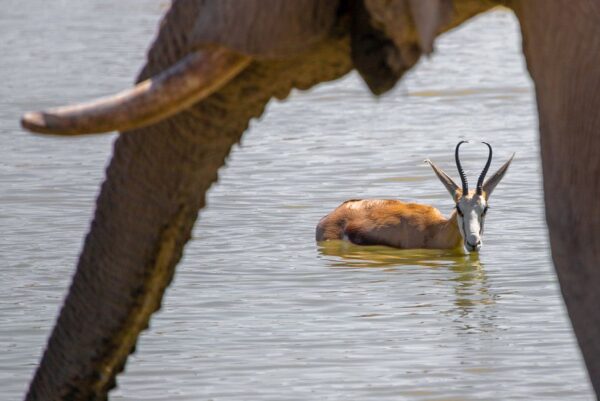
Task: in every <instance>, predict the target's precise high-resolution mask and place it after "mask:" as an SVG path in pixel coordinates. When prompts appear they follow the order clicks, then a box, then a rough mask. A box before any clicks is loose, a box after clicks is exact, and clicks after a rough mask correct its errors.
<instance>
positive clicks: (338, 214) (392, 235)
mask: <svg viewBox="0 0 600 401" xmlns="http://www.w3.org/2000/svg"><path fill="white" fill-rule="evenodd" d="M316 240H317V241H327V240H348V241H350V242H352V243H354V244H357V245H387V246H392V247H395V248H405V249H414V248H430V249H454V248H458V247H460V246H461V244H462V237H461V235H460V231H459V229H458V225H457V219H456V213H453V214H452V216H450V218H449V219H446V218H445V217H444V216H443V215H442V214H441V213H440V211H439V210H437V209H436V208H434V207H432V206H428V205H421V204H418V203H406V202H402V201H399V200H391V199H389V200H388V199H370V200H356V199H352V200H348V201H346V202H344V203H342V204H341V205H340V206H338V207H337V208H336V209H335V210H334V211H332V212H331V213H329V214H328V215H327V216H325V217H323V218H322V219H321V221H319V224H318V225H317V229H316Z"/></svg>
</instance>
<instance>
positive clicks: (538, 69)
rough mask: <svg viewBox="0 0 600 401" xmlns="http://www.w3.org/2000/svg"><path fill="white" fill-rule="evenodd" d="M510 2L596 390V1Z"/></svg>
mask: <svg viewBox="0 0 600 401" xmlns="http://www.w3.org/2000/svg"><path fill="white" fill-rule="evenodd" d="M514 6H515V11H516V14H517V17H518V19H519V21H520V24H521V30H522V33H523V50H524V53H525V57H526V60H527V67H528V69H529V71H530V73H531V77H532V78H533V81H534V83H535V91H536V96H537V104H538V113H539V128H540V142H541V152H542V167H543V172H544V192H545V202H546V219H547V223H548V228H549V231H550V242H551V246H552V257H553V259H554V265H555V267H556V272H557V274H558V279H559V282H560V287H561V291H562V294H563V297H564V299H565V303H566V306H567V309H568V312H569V316H570V318H571V322H572V324H573V328H574V330H575V334H576V336H577V340H578V342H579V346H580V347H581V350H582V351H583V356H584V359H585V363H586V365H587V369H588V372H589V375H590V378H591V381H592V384H593V386H594V389H595V391H596V394H597V395H600V3H599V2H597V1H596V0H560V1H559V0H554V1H551V2H550V1H545V0H524V1H520V2H516V3H515V4H514Z"/></svg>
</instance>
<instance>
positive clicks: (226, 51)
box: [23, 0, 600, 400]
mask: <svg viewBox="0 0 600 401" xmlns="http://www.w3.org/2000/svg"><path fill="white" fill-rule="evenodd" d="M494 5H496V3H495V2H493V1H479V0H477V1H476V0H455V1H451V0H347V1H343V0H340V1H333V0H296V1H282V0H245V1H243V2H240V1H239V0H205V1H201V0H174V1H173V4H172V6H171V8H170V10H169V11H168V13H167V14H166V16H165V17H164V19H163V21H162V23H161V27H160V31H159V34H158V37H157V39H156V41H155V42H154V44H153V45H152V47H151V49H150V51H149V54H148V61H147V64H146V66H145V67H144V69H143V71H142V73H141V74H140V76H139V77H138V82H139V83H140V84H139V85H138V86H136V89H135V90H134V91H133V92H132V93H131V94H127V96H130V95H131V96H132V99H134V100H135V102H137V103H135V102H134V103H131V104H138V103H140V101H139V99H140V98H139V97H136V96H137V95H136V93H137V92H136V91H138V92H139V91H142V92H143V90H144V88H149V87H150V88H156V87H157V86H160V85H158V84H157V85H155V86H154V87H153V86H152V84H153V83H154V82H161V85H162V82H163V81H164V80H163V81H161V80H160V79H158V78H157V77H161V76H162V77H167V78H169V79H171V77H172V74H171V73H172V71H177V68H179V67H174V66H179V65H181V64H180V63H181V61H182V60H188V59H189V57H191V56H190V55H192V54H193V53H194V52H198V51H200V52H208V53H206V54H222V55H224V56H223V57H224V59H225V60H229V61H228V63H229V64H228V65H229V66H230V67H232V68H229V67H228V68H229V70H227V71H225V70H224V68H225V67H223V65H224V64H222V63H221V64H218V63H217V64H209V65H208V64H204V63H205V61H206V60H210V59H211V57H203V56H202V57H200V58H197V60H199V63H200V64H199V65H201V66H202V68H209V69H210V68H215V69H216V75H215V76H216V77H217V79H219V84H218V85H208V87H207V86H206V83H204V82H201V81H198V80H197V79H193V78H192V79H191V80H190V79H187V78H186V79H180V80H177V79H176V80H175V82H176V83H177V85H175V87H177V88H178V87H179V86H181V85H180V84H179V83H180V82H183V85H184V86H185V85H187V82H196V83H197V84H198V85H199V86H198V91H202V95H201V96H200V95H198V96H197V97H187V96H189V93H188V92H189V90H188V91H187V92H186V91H185V90H184V91H182V93H186V95H185V96H186V97H185V98H184V99H182V100H181V99H180V100H181V101H179V100H177V101H176V102H177V103H178V106H177V108H173V110H171V111H170V112H169V114H165V115H160V116H157V115H151V116H150V117H149V118H145V117H144V119H140V121H139V122H136V123H135V124H123V125H121V123H120V122H119V121H120V120H118V121H117V119H116V117H115V119H114V120H111V118H112V117H111V116H112V113H113V108H112V107H113V106H114V107H115V108H117V109H118V108H119V104H118V102H116V103H115V102H112V100H111V103H110V107H105V108H104V110H105V111H106V110H108V112H107V113H104V112H103V114H100V115H101V118H100V120H101V121H100V122H101V123H102V124H107V123H108V124H109V125H102V127H104V128H103V129H106V127H110V128H109V129H120V130H121V131H127V132H125V133H123V134H121V135H120V136H119V138H118V140H117V141H116V143H115V147H114V154H113V158H112V160H111V163H110V166H109V167H108V170H107V176H106V181H105V182H104V184H103V185H102V189H101V193H100V195H99V197H98V200H97V207H96V212H95V216H94V220H93V222H92V225H91V229H90V232H89V234H88V235H87V237H86V240H85V243H84V247H83V250H82V253H81V256H80V259H79V263H78V266H77V271H76V273H75V276H74V278H73V283H72V285H71V288H70V290H69V294H68V295H67V298H66V300H65V303H64V306H63V308H62V310H61V312H60V316H59V318H58V321H57V323H56V326H55V328H54V330H53V332H52V335H51V337H50V339H49V341H48V346H47V348H46V351H45V353H44V356H43V358H42V361H41V362H40V366H39V368H38V370H37V372H36V374H35V377H34V379H33V381H32V383H31V386H30V389H29V392H28V395H27V399H28V400H59V399H68V400H102V399H106V398H107V397H108V392H109V390H110V389H111V388H112V387H114V386H115V382H116V375H117V374H118V373H119V372H120V371H122V370H123V368H124V365H125V362H126V360H127V356H128V355H129V353H131V352H133V350H134V348H135V344H136V342H137V338H138V336H139V334H140V332H141V331H142V330H144V329H145V328H146V327H147V326H148V322H149V319H150V317H151V315H152V313H153V312H155V311H156V310H157V309H159V308H160V303H161V299H162V296H163V293H164V290H165V288H166V287H167V286H168V285H169V283H170V281H171V279H172V277H173V274H174V271H175V266H176V265H177V263H178V261H179V259H180V258H181V255H182V252H183V248H184V246H185V244H186V242H187V241H188V239H189V238H190V233H191V230H192V228H193V225H194V223H195V220H196V217H197V214H198V211H199V209H200V208H202V207H203V206H204V197H205V194H206V191H207V190H208V189H209V187H210V185H211V184H212V183H213V182H214V181H215V180H216V179H217V173H218V169H219V168H220V167H221V166H222V165H223V164H224V162H225V158H226V157H227V155H228V153H229V151H230V149H231V146H232V145H233V144H235V143H236V142H237V141H239V139H240V137H241V135H242V134H243V132H244V131H245V129H246V128H247V126H248V122H249V120H250V119H252V118H255V117H257V116H260V115H261V113H262V112H263V110H264V107H265V105H266V103H267V102H268V101H269V100H270V99H271V98H273V97H275V98H279V99H282V98H285V97H286V96H287V95H288V93H289V92H290V90H291V89H292V88H300V89H306V88H309V87H311V86H313V85H315V84H317V83H320V82H325V81H329V80H333V79H336V78H339V77H341V76H343V75H345V74H346V73H348V72H349V71H351V70H352V69H357V70H358V72H359V73H360V74H361V76H362V77H363V79H364V80H365V82H366V83H367V85H368V86H369V88H370V89H371V91H372V92H373V93H375V94H379V93H383V92H385V91H387V90H389V89H390V88H392V87H393V86H394V85H395V83H396V82H397V81H398V79H400V78H401V76H402V75H403V74H404V73H405V72H406V71H407V70H409V69H410V68H411V67H412V66H414V65H415V63H416V62H417V61H418V59H419V57H420V56H421V55H422V54H428V53H430V52H431V51H433V44H434V39H435V37H436V36H437V35H439V34H440V33H441V32H443V31H446V30H448V29H451V28H453V27H455V26H457V25H459V24H461V23H462V22H464V21H465V20H467V19H468V18H470V17H471V16H473V15H476V14H478V13H480V12H483V11H486V10H488V9H489V8H491V7H493V6H494ZM507 5H509V6H511V7H513V8H514V9H515V11H516V13H517V16H518V19H519V21H520V24H521V27H522V30H523V40H524V53H525V56H526V60H527V65H528V68H529V71H530V73H531V76H532V78H533V80H534V83H535V89H536V95H537V100H538V106H539V119H540V138H541V145H542V146H541V150H542V160H543V172H544V185H545V200H546V215H547V219H548V226H549V230H550V240H551V245H552V254H553V258H554V263H555V266H556V269H557V272H558V277H559V280H560V284H561V289H562V292H563V295H564V298H565V301H566V305H567V307H568V311H569V315H570V317H571V320H572V322H573V327H574V329H575V333H576V335H577V338H578V341H579V345H580V346H581V349H582V351H583V354H584V358H585V361H586V364H587V368H588V371H589V373H590V377H591V379H592V383H593V385H594V388H595V390H596V393H597V394H600V314H599V313H598V311H597V310H598V305H600V295H598V294H599V293H598V292H597V289H598V288H600V268H599V267H598V264H599V262H600V236H598V235H597V233H598V232H600V208H598V207H597V199H599V198H600V192H599V191H600V190H599V188H600V141H599V140H598V139H597V138H598V136H599V135H600V113H598V110H600V68H599V67H598V66H600V3H598V2H596V1H594V0H571V1H567V0H555V1H552V2H549V1H544V0H524V1H513V2H508V4H507ZM210 52H216V53H210ZM200 54H202V53H200ZM225 64H227V63H225ZM207 65H208V67H207ZM161 73H163V74H162V75H161ZM175 78H177V77H175ZM140 88H141V89H140ZM184 89H185V88H184ZM188 89H189V88H188ZM178 90H179V89H178ZM195 91H196V90H193V91H192V92H195ZM134 92H135V93H134ZM176 92H177V91H176ZM143 93H146V92H143ZM177 93H179V92H177ZM159 95H160V94H159ZM159 97H160V96H159ZM160 98H161V99H164V97H160ZM115 99H116V100H119V99H121V97H119V96H117V97H116V98H115ZM169 99H170V98H169ZM142 100H144V99H143V98H142ZM142 103H143V102H142ZM102 104H104V103H102ZM103 107H104V106H103ZM136 107H137V106H136ZM160 108H161V109H162V107H160ZM91 109H94V110H91ZM91 109H90V107H88V108H83V107H80V106H75V107H71V108H67V109H62V108H61V109H55V111H53V112H52V113H54V114H52V113H50V112H48V113H44V112H41V113H30V114H28V115H26V116H25V117H24V120H23V124H24V126H26V127H29V128H31V129H36V127H38V128H40V130H41V131H43V132H49V133H56V134H61V133H69V134H83V133H86V131H87V130H89V129H94V127H90V125H89V124H88V125H86V124H87V123H86V124H81V118H84V119H88V120H87V121H91V120H89V119H90V116H97V115H98V114H94V113H96V112H97V110H95V106H91ZM56 110H58V111H56ZM143 113H145V111H144V112H143ZM143 113H142V114H143ZM125 115H127V114H125ZM122 116H123V114H121V117H120V118H122ZM44 118H47V119H48V121H45V120H44ZM107 119H108V120H107ZM51 120H52V121H58V122H59V123H60V126H61V129H63V131H62V132H59V131H55V132H53V130H54V128H53V127H52V126H46V123H48V122H51ZM93 124H96V123H93ZM93 124H92V125H93ZM110 124H113V125H110ZM74 127H75V128H74ZM95 128H96V129H97V130H96V131H95V132H100V129H99V128H98V127H95ZM87 132H89V131H87ZM540 335H543V331H542V330H540Z"/></svg>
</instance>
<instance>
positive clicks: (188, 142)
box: [27, 9, 351, 400]
mask: <svg viewBox="0 0 600 401" xmlns="http://www.w3.org/2000/svg"><path fill="white" fill-rule="evenodd" d="M178 13H179V14H181V13H189V10H183V11H178V10H177V9H175V10H171V11H170V12H169V14H168V15H167V16H166V22H165V23H163V25H162V28H161V32H160V34H159V37H158V39H157V41H156V42H155V44H154V45H153V48H152V50H151V51H150V54H149V59H148V65H147V66H146V68H145V69H144V71H143V72H142V74H141V77H140V79H143V78H144V77H145V75H148V74H155V73H156V71H160V70H161V69H164V68H166V67H167V66H168V65H169V64H172V63H174V62H175V61H177V59H180V58H181V57H183V56H185V53H186V51H187V52H189V51H192V50H193V49H189V48H187V46H186V44H185V35H182V34H181V30H183V31H184V32H185V31H186V29H188V30H189V31H191V29H190V27H189V26H188V27H186V24H187V23H188V22H189V24H192V23H193V20H192V19H191V18H187V20H186V17H185V15H178ZM186 21H188V22H186ZM349 53H350V52H349V43H348V40H347V39H345V38H341V39H335V38H332V39H331V40H328V41H324V42H323V43H322V44H320V45H319V46H315V47H314V48H313V49H312V50H311V51H310V52H308V53H303V54H300V55H298V56H297V57H295V58H288V59H284V60H279V61H277V60H271V61H262V62H259V61H255V62H253V63H252V64H251V65H250V66H249V67H248V68H247V69H246V70H245V71H243V72H242V73H241V74H240V75H238V76H237V77H236V78H235V79H234V80H233V81H231V82H230V83H229V84H227V85H226V86H225V87H223V88H222V89H221V90H220V91H219V92H217V93H215V94H213V95H212V96H210V97H209V98H207V99H205V100H204V101H202V102H201V103H199V104H196V105H194V106H193V107H191V108H190V109H188V110H186V111H184V112H182V113H179V114H177V115H175V116H173V117H171V118H169V119H167V120H165V121H162V122H160V123H157V124H155V125H152V126H149V127H146V128H143V129H139V130H136V131H131V132H127V133H124V134H121V135H120V136H119V138H118V139H117V141H116V143H115V146H114V155H113V158H112V160H111V163H110V166H109V167H108V170H107V177H106V181H105V182H104V184H103V185H102V189H101V192H100V195H99V197H98V200H97V207H96V212H95V216H94V220H93V222H92V225H91V229H90V232H89V234H88V235H87V237H86V240H85V243H84V248H83V251H82V253H81V256H80V259H79V263H78V266H77V271H76V273H75V275H74V278H73V282H72V284H71V287H70V290H69V293H68V295H67V297H66V299H65V302H64V305H63V307H62V310H61V312H60V316H59V318H58V321H57V323H56V326H55V328H54V330H53V332H52V335H51V337H50V339H49V341H48V345H47V348H46V351H45V353H44V356H43V357H42V361H41V363H40V366H39V368H38V370H37V372H36V374H35V377H34V379H33V381H32V383H31V385H30V389H29V393H28V395H27V399H28V400H58V399H69V400H102V399H106V398H107V396H108V391H109V390H110V388H112V387H114V386H115V380H116V375H117V374H118V373H119V372H120V371H121V370H123V368H124V365H125V362H126V359H127V356H128V355H129V354H130V353H131V352H132V351H133V350H134V347H135V344H136V341H137V338H138V335H139V334H140V332H141V330H143V329H145V328H146V327H147V326H148V322H149V319H150V317H151V315H152V313H153V312H155V311H156V310H157V309H158V308H159V307H160V303H161V299H162V296H163V293H164V290H165V288H166V287H167V286H168V284H169V282H170V281H171V279H172V277H173V274H174V271H175V266H176V264H177V262H178V261H179V259H180V258H181V255H182V252H183V247H184V245H185V243H186V242H187V241H188V239H189V238H190V233H191V230H192V228H193V224H194V222H195V220H196V217H197V214H198V210H199V209H200V208H201V207H203V206H204V197H205V193H206V191H207V190H208V188H209V187H210V185H211V184H212V183H213V182H214V181H215V180H216V179H217V172H218V169H219V168H220V167H221V166H222V165H223V164H224V162H225V158H226V157H227V155H228V153H229V151H230V149H231V146H232V145H233V144H234V143H236V142H237V141H238V140H239V138H240V137H241V135H242V133H243V132H244V130H245V129H246V127H247V125H248V122H249V120H250V119H251V118H253V117H257V116H259V115H260V114H261V113H262V112H263V110H264V107H265V105H266V103H267V102H268V101H269V99H271V98H272V97H278V98H283V97H285V96H287V94H288V93H289V92H290V90H291V89H292V88H294V87H296V88H308V87H310V86H312V85H314V84H316V83H318V82H322V81H327V80H332V79H336V78H339V77H340V76H342V75H344V74H346V73H347V72H348V71H350V69H351V62H350V57H349Z"/></svg>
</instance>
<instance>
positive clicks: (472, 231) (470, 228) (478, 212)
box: [425, 141, 515, 252]
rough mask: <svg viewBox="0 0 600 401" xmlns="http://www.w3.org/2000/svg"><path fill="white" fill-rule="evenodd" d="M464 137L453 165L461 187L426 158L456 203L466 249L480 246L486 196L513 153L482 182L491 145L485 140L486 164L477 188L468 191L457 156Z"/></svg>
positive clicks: (488, 166) (497, 181)
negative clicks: (486, 149)
mask: <svg viewBox="0 0 600 401" xmlns="http://www.w3.org/2000/svg"><path fill="white" fill-rule="evenodd" d="M466 142H467V141H460V142H459V143H458V144H457V145H456V149H455V151H454V158H455V160H456V168H457V169H458V174H459V175H460V180H461V182H462V188H461V187H459V186H458V185H456V183H455V182H454V181H453V180H452V178H450V177H449V176H448V174H446V173H445V172H444V171H443V170H442V169H440V168H439V167H438V166H436V165H435V164H434V163H433V162H432V161H431V160H425V161H426V162H427V163H429V165H430V166H431V167H432V168H433V171H434V172H435V174H436V175H437V177H438V178H439V179H440V181H441V182H442V184H444V186H445V187H446V189H447V190H448V192H450V195H451V196H452V199H454V202H455V203H456V213H457V216H456V217H457V222H458V229H459V230H460V235H461V236H462V238H463V243H464V245H465V248H466V249H467V251H469V252H478V251H479V249H481V245H482V243H483V242H482V237H483V223H484V220H485V216H486V213H487V211H488V200H489V198H490V195H491V194H492V191H493V190H494V188H496V185H498V183H499V182H500V180H501V179H502V177H504V174H505V173H506V170H508V166H509V165H510V162H512V159H513V157H515V155H514V153H513V155H512V156H511V157H510V159H508V161H507V162H506V163H504V164H503V165H502V167H500V168H499V169H498V171H496V173H494V175H493V176H491V177H490V178H489V179H488V180H487V181H486V182H485V183H484V182H483V180H484V179H485V176H486V174H487V172H488V169H489V168H490V164H491V163H492V147H491V146H490V144H489V143H486V142H482V143H484V144H485V145H486V146H487V147H488V149H489V153H488V159H487V162H486V163H485V167H484V168H483V170H482V171H481V174H480V175H479V179H478V180H477V189H476V190H475V191H469V183H468V182H467V176H466V174H465V171H464V170H463V168H462V165H461V163H460V157H459V153H458V151H459V149H460V145H462V144H463V143H466Z"/></svg>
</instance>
